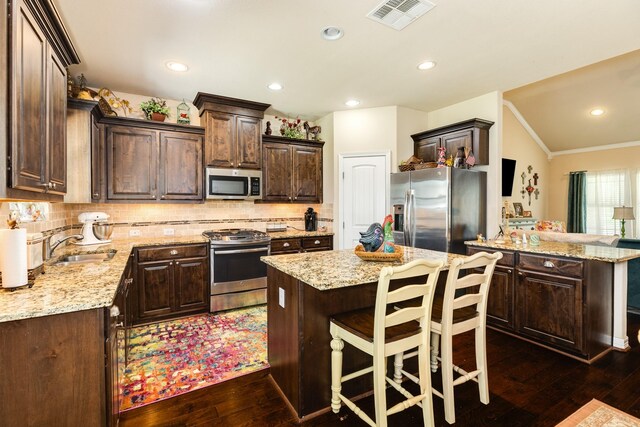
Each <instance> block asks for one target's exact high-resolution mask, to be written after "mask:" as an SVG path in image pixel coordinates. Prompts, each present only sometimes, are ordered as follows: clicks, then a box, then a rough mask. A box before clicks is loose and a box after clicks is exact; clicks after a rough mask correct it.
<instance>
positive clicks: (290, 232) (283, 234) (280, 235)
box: [267, 228, 333, 240]
mask: <svg viewBox="0 0 640 427" xmlns="http://www.w3.org/2000/svg"><path fill="white" fill-rule="evenodd" d="M267 234H268V235H269V236H270V237H271V239H272V240H277V239H293V238H296V237H321V236H333V232H332V231H304V230H295V229H291V228H288V229H287V231H268V232H267Z"/></svg>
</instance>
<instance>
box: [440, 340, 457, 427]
mask: <svg viewBox="0 0 640 427" xmlns="http://www.w3.org/2000/svg"><path fill="white" fill-rule="evenodd" d="M440 352H441V356H440V360H441V361H442V366H441V367H440V372H441V373H442V396H443V397H444V399H443V400H444V419H445V420H446V421H447V422H448V423H449V424H454V423H455V422H456V409H455V401H454V400H453V399H454V398H453V354H452V353H453V346H452V340H451V335H450V334H445V335H444V336H443V337H442V340H441V343H440Z"/></svg>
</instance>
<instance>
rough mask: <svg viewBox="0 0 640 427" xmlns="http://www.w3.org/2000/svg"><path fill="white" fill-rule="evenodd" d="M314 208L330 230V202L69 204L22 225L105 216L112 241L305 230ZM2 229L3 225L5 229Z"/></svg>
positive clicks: (5, 208) (40, 226)
mask: <svg viewBox="0 0 640 427" xmlns="http://www.w3.org/2000/svg"><path fill="white" fill-rule="evenodd" d="M308 207H313V208H314V209H315V210H316V211H317V212H318V226H319V227H321V226H325V227H327V229H328V230H330V231H331V230H332V226H333V205H330V204H322V205H318V204H309V205H306V204H304V205H303V204H295V205H294V204H257V203H253V202H250V201H218V200H215V201H207V202H205V203H203V204H115V203H114V204H98V203H95V204H94V203H89V204H69V203H51V204H50V206H49V214H48V217H47V219H46V220H45V221H38V222H33V223H23V224H22V225H21V227H23V228H26V229H27V232H28V233H34V232H45V233H46V234H50V233H59V232H65V231H66V230H69V229H70V228H73V229H79V228H80V226H81V224H80V222H79V221H78V215H79V214H80V213H82V212H92V211H99V212H106V213H107V214H109V215H110V216H111V218H110V219H109V221H110V222H113V223H115V225H116V226H115V227H114V232H113V235H112V239H118V238H125V237H129V232H130V231H131V230H134V229H135V230H137V231H139V232H140V236H142V237H154V236H162V235H163V234H165V233H171V232H173V234H175V235H177V236H181V235H193V234H199V233H201V232H202V231H204V230H210V229H217V228H243V227H246V228H255V229H258V230H265V228H266V223H267V222H274V221H277V222H285V223H287V225H289V226H292V227H296V228H300V229H303V228H304V212H305V211H306V210H307V208H308ZM8 216H9V203H7V202H3V203H0V218H5V219H6V218H8ZM2 226H3V224H2V225H0V227H2Z"/></svg>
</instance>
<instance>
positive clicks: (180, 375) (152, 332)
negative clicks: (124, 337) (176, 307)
mask: <svg viewBox="0 0 640 427" xmlns="http://www.w3.org/2000/svg"><path fill="white" fill-rule="evenodd" d="M268 366H269V365H268V363H267V310H266V306H258V307H251V308H247V309H240V310H233V311H230V312H226V313H221V314H203V315H198V316H192V317H186V318H183V319H178V320H171V321H167V322H161V323H155V324H152V325H147V326H141V327H137V328H133V330H132V331H131V338H130V342H129V364H128V365H127V368H126V371H125V379H124V385H123V387H122V390H121V394H120V395H121V402H120V404H121V405H120V406H121V410H123V411H125V410H128V409H133V408H136V407H139V406H143V405H148V404H150V403H153V402H157V401H158V400H162V399H167V398H169V397H173V396H177V395H179V394H182V393H186V392H188V391H192V390H196V389H199V388H202V387H206V386H210V385H213V384H216V383H219V382H222V381H226V380H228V379H231V378H235V377H239V376H241V375H245V374H248V373H250V372H254V371H257V370H260V369H264V368H267V367H268Z"/></svg>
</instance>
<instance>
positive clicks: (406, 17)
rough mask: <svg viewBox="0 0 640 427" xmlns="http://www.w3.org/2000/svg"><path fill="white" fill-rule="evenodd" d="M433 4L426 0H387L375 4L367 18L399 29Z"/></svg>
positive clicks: (431, 7)
mask: <svg viewBox="0 0 640 427" xmlns="http://www.w3.org/2000/svg"><path fill="white" fill-rule="evenodd" d="M435 6H436V5H435V4H433V3H431V2H430V1H427V0H388V1H385V2H383V3H380V4H379V5H378V6H376V8H375V9H373V10H372V11H371V12H369V13H368V14H367V18H370V19H373V20H374V21H377V22H379V23H381V24H384V25H386V26H388V27H391V28H394V29H396V30H398V31H400V30H402V29H403V28H404V27H406V26H407V25H409V24H411V23H412V22H413V21H415V20H416V19H418V18H419V17H421V16H422V15H424V14H425V13H427V12H429V11H430V10H431V9H433V8H434V7H435Z"/></svg>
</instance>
